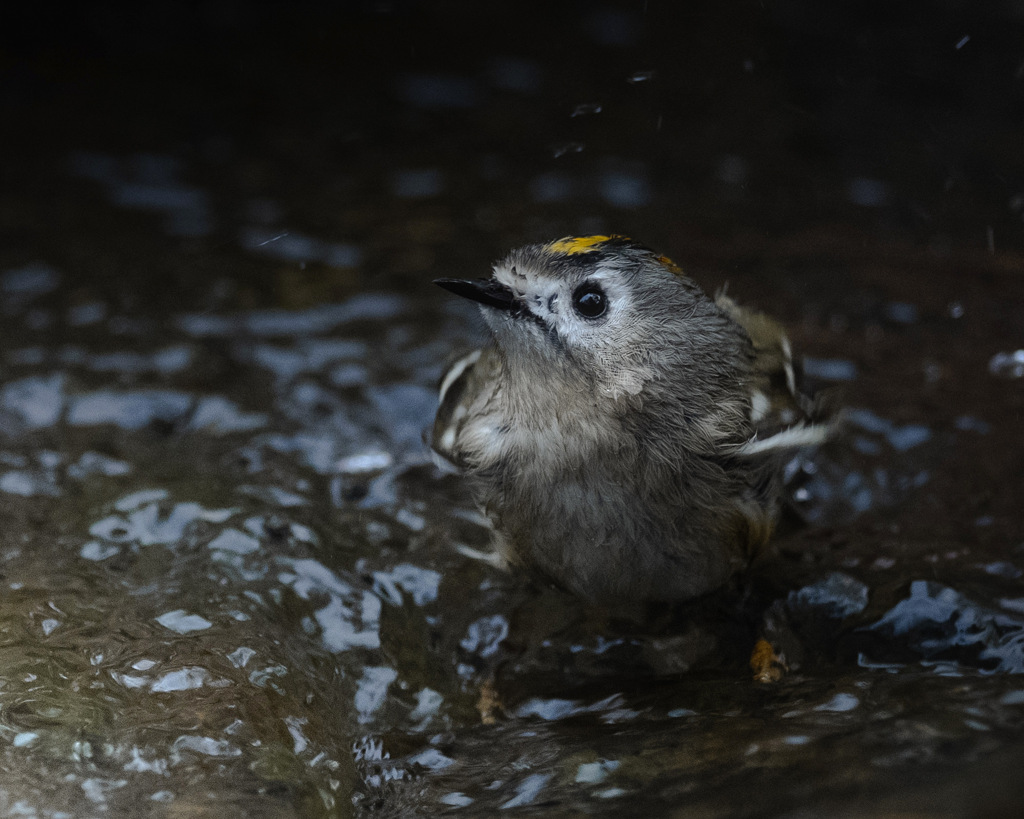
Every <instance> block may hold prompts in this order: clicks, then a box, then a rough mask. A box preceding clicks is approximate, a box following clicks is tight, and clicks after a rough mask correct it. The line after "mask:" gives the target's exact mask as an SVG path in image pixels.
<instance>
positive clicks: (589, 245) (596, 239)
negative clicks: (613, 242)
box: [548, 236, 621, 256]
mask: <svg viewBox="0 0 1024 819" xmlns="http://www.w3.org/2000/svg"><path fill="white" fill-rule="evenodd" d="M614 238H621V237H617V236H567V237H566V238H564V239H559V240H558V241H555V242H552V243H551V244H549V245H548V250H549V251H550V252H551V253H562V254H564V255H566V256H575V255H576V254H578V253H591V252H592V251H594V250H597V246H598V245H600V244H602V243H604V242H607V241H608V240H609V239H614Z"/></svg>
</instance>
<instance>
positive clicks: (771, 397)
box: [715, 294, 832, 455]
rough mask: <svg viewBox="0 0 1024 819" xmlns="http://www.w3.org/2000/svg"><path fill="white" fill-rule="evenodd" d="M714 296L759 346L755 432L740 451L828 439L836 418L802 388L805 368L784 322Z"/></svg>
mask: <svg viewBox="0 0 1024 819" xmlns="http://www.w3.org/2000/svg"><path fill="white" fill-rule="evenodd" d="M715 302H716V303H717V304H718V306H719V307H721V308H722V309H723V310H724V311H725V312H726V313H727V314H728V315H729V316H730V317H731V318H732V319H733V321H735V322H736V323H737V324H739V325H740V326H741V327H742V328H743V329H744V330H746V332H747V335H748V336H749V337H750V341H751V345H752V347H753V352H754V358H753V372H752V378H751V396H750V420H751V423H752V425H753V427H754V437H753V438H751V439H750V440H749V441H747V442H746V443H745V444H744V445H743V447H742V448H741V449H740V454H741V455H758V454H760V453H763V452H768V451H772V450H787V449H796V448H798V447H802V446H811V445H814V444H820V443H822V442H823V441H825V440H826V439H827V438H828V437H829V435H830V434H831V432H832V424H831V422H830V420H829V419H828V418H826V417H821V416H822V413H821V412H820V411H819V407H818V405H817V404H816V403H815V402H814V401H813V400H812V399H811V398H809V397H808V396H806V395H804V393H803V392H801V391H800V378H799V375H800V374H799V372H798V370H797V368H796V366H795V365H794V363H793V351H792V348H791V347H790V344H789V338H788V337H787V336H786V333H785V330H784V329H783V327H782V325H781V324H780V323H779V322H777V321H775V319H773V318H771V317H769V316H766V315H765V314H764V313H759V312H757V311H755V310H750V309H748V308H745V307H740V305H738V304H736V302H734V301H733V300H732V299H730V298H729V297H728V296H726V295H724V294H719V295H718V296H717V297H716V299H715Z"/></svg>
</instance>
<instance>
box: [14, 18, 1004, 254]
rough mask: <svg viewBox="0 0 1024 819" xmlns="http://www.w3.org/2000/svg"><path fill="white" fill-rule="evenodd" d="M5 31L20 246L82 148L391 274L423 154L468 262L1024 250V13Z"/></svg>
mask: <svg viewBox="0 0 1024 819" xmlns="http://www.w3.org/2000/svg"><path fill="white" fill-rule="evenodd" d="M3 17H4V20H3V35H2V36H3V43H4V45H3V50H2V52H0V71H2V75H0V76H2V81H0V106H2V111H0V116H2V120H3V131H4V134H5V138H4V142H5V144H6V146H7V147H6V149H5V156H4V158H3V163H2V166H3V173H4V177H5V179H4V186H3V187H4V194H3V195H4V196H5V200H6V201H5V202H4V204H3V221H2V227H3V228H4V231H5V234H6V235H7V241H6V242H5V244H7V246H8V249H9V248H10V245H11V236H10V233H11V232H13V233H14V234H15V236H16V235H17V234H18V232H19V229H21V230H24V226H23V225H20V224H19V216H18V214H17V213H15V214H12V213H11V211H12V210H14V211H18V210H19V209H20V208H19V207H18V206H16V205H15V204H14V203H12V201H11V197H12V195H14V193H13V192H15V191H17V190H19V189H24V188H25V187H27V186H32V185H47V184H48V183H47V181H46V180H47V178H48V177H51V176H52V175H53V174H54V173H55V171H56V170H57V169H56V168H55V166H56V165H59V164H60V163H61V162H62V161H63V160H64V158H65V157H66V156H67V154H68V153H69V152H71V151H106V152H118V151H121V152H132V151H146V152H161V151H163V152H170V153H173V154H175V155H179V156H182V157H183V158H185V159H187V161H188V162H190V163H191V162H194V163H197V167H196V168H194V169H193V170H192V173H194V174H199V173H202V174H204V175H209V176H210V178H211V180H216V181H215V182H213V183H212V184H214V185H215V187H216V191H217V196H218V197H222V198H225V199H229V200H230V199H231V198H232V197H246V196H248V197H251V196H258V195H267V194H268V193H272V194H273V195H274V196H275V197H279V198H281V199H287V202H286V204H285V207H286V209H287V211H288V213H289V215H290V216H291V217H292V218H294V219H299V220H301V221H302V222H303V223H304V224H307V225H309V226H310V227H311V228H312V227H317V228H319V229H322V230H327V231H341V232H344V233H345V234H346V235H347V236H348V237H349V238H352V239H355V240H357V241H359V242H361V243H365V244H368V245H369V247H368V248H367V249H368V252H369V256H368V258H369V259H370V260H371V266H373V265H374V264H376V265H377V266H378V272H379V271H380V270H384V269H397V268H402V269H405V270H406V271H408V270H409V269H410V266H409V265H408V264H403V262H402V261H401V258H400V257H401V256H402V255H403V254H402V252H400V251H399V252H396V251H398V250H399V249H398V248H396V247H395V243H394V241H393V238H392V239H390V240H389V238H388V235H389V231H388V230H387V227H388V223H389V222H390V221H391V220H395V219H397V220H399V221H406V219H407V217H408V213H407V212H406V213H396V212H395V209H394V208H389V207H385V203H384V202H382V198H383V197H382V194H384V193H386V192H390V191H387V190H386V189H387V188H388V186H389V181H388V173H389V171H391V170H393V169H395V168H399V167H402V166H403V165H424V166H426V165H430V166H440V167H442V170H443V172H444V175H445V182H444V186H443V190H442V191H439V192H437V194H436V195H434V196H426V197H420V201H418V202H417V203H416V204H415V205H414V206H413V207H414V209H417V207H418V213H419V214H422V213H424V212H429V213H430V214H431V215H432V216H436V217H437V218H438V219H440V221H442V222H446V223H447V224H448V225H449V228H450V230H451V231H453V232H449V233H447V239H448V241H447V242H445V241H439V237H437V236H435V237H433V247H432V251H433V252H434V253H436V254H439V255H440V257H441V258H442V259H444V260H445V261H446V262H451V261H463V259H462V258H461V257H462V256H463V254H462V253H460V249H465V250H469V251H470V252H469V253H468V258H465V261H466V262H470V261H471V262H472V263H474V264H478V263H479V257H478V253H479V249H478V246H475V245H476V240H481V241H482V242H483V244H484V245H485V246H487V245H493V246H496V247H503V246H504V245H506V244H508V243H510V242H515V241H521V240H522V239H529V238H538V237H541V238H543V237H546V236H548V235H549V234H550V233H551V230H552V229H554V230H556V232H557V229H559V228H564V229H569V230H575V229H580V228H585V227H587V224H572V222H573V220H574V219H575V220H576V221H577V222H580V223H585V222H586V220H587V219H588V218H589V219H590V221H591V222H593V227H594V228H595V229H615V230H618V231H621V232H631V233H634V234H636V235H638V236H640V237H641V238H643V239H645V240H646V241H648V242H649V243H651V244H656V245H660V244H663V243H665V242H669V243H672V242H676V241H678V240H679V231H682V232H683V234H684V236H685V237H686V238H687V239H688V240H695V239H696V235H694V234H700V233H703V232H707V233H710V234H711V235H712V236H714V237H721V238H726V239H730V238H734V239H740V238H742V237H743V236H744V235H746V234H759V233H763V232H772V233H774V234H775V235H776V236H778V235H779V234H780V233H782V234H791V233H794V232H806V231H808V230H810V229H813V228H816V227H818V228H820V227H822V226H841V227H839V228H838V229H839V230H842V231H848V230H851V229H857V230H862V231H865V233H866V235H867V236H869V237H871V238H873V239H878V240H886V239H899V240H901V241H906V242H909V243H912V244H915V245H920V246H924V247H929V248H931V249H932V250H933V251H934V252H935V253H938V254H942V253H948V252H949V251H950V250H951V249H953V248H956V247H965V248H980V249H996V250H1003V249H1013V250H1018V249H1020V247H1021V241H1022V231H1021V227H1022V215H1024V168H1022V164H1024V160H1022V156H1024V153H1022V151H1021V145H1022V139H1021V137H1022V132H1021V129H1022V117H1021V115H1022V112H1024V94H1022V88H1024V4H1021V3H1020V2H1012V1H1011V0H1007V2H1001V3H985V4H979V3H973V2H955V1H951V2H927V3H920V4H913V5H905V4H891V3H880V2H872V3H863V2H856V3H854V2H839V3H829V4H820V3H812V2H794V1H793V0H789V1H786V0H779V1H777V2H727V3H685V4H681V3H670V2H656V1H655V0H647V1H646V2H643V1H641V0H637V1H636V2H618V3H603V2H601V3H599V2H572V3H541V2H519V3H506V4H479V3H472V2H434V3H430V2H411V1H410V2H381V3H373V2H336V3H326V2H324V3H318V2H302V3H297V4H292V5H291V6H289V8H288V9H287V10H285V9H284V8H282V7H281V6H279V5H278V4H271V3H231V2H215V3H199V2H197V3H184V2H162V3H152V4H135V5H134V6H122V5H120V4H116V5H114V4H111V5H105V4H78V5H73V6H67V5H65V4H56V3H44V4H36V5H30V6H29V5H25V4H8V6H7V8H6V10H5V12H4V13H3ZM598 107H599V108H600V111H599V112H598V111H597V108H598ZM574 113H575V116H574ZM62 170H63V169H62ZM609 180H610V181H609ZM616 180H618V182H616ZM421 181H422V180H421ZM49 184H52V183H49ZM427 184H429V180H428V181H427ZM616 185H618V187H616ZM38 193H40V194H43V193H44V192H43V191H38ZM414 198H415V197H414ZM431 199H432V200H433V201H429V202H427V201H424V200H431ZM44 201H45V198H44V197H41V198H40V205H41V206H43V202H44ZM50 205H51V207H52V206H56V207H57V209H56V210H55V211H51V214H50V216H51V218H53V219H59V218H61V216H62V215H63V216H68V215H70V214H66V213H65V214H62V213H61V212H60V209H59V203H57V202H51V203H50ZM406 205H408V202H407V203H406ZM398 210H402V208H398ZM405 210H406V211H408V207H406V208H405ZM22 218H24V214H23V215H22ZM239 218H240V217H239V216H238V215H237V214H234V215H233V216H223V215H222V216H221V218H220V220H219V225H218V228H219V229H228V228H229V227H230V225H229V224H228V223H230V222H231V221H232V220H233V219H234V220H237V219H239ZM566 222H568V223H569V224H566ZM681 226H682V227H681ZM534 234H536V235H534ZM403 238H407V237H403ZM402 244H403V245H404V244H405V243H404V242H403V243H402ZM405 250H406V251H409V255H410V256H415V255H416V254H415V253H413V252H412V249H411V248H410V247H408V246H406V247H405ZM431 255H433V254H431ZM421 256H422V254H421ZM385 257H387V258H385ZM408 261H410V260H409V259H406V262H408ZM412 261H415V260H412ZM420 262H422V258H421V259H420ZM416 266H417V265H416V264H413V265H412V267H416Z"/></svg>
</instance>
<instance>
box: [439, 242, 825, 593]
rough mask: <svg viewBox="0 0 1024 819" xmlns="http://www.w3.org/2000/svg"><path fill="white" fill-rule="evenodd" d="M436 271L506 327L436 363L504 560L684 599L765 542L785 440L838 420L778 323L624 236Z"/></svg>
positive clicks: (442, 452)
mask: <svg viewBox="0 0 1024 819" xmlns="http://www.w3.org/2000/svg"><path fill="white" fill-rule="evenodd" d="M435 283H436V284H438V285H440V286H441V287H443V288H445V289H446V290H449V291H451V292H453V293H455V294H457V295H459V296H463V297H465V298H468V299H471V300H473V301H475V302H477V303H478V304H479V305H480V310H481V312H482V314H483V317H484V319H485V321H486V323H487V326H488V328H489V329H490V333H491V336H492V343H491V344H490V345H488V346H486V347H484V348H483V349H480V350H475V351H474V352H472V353H470V354H469V355H467V356H465V357H464V358H462V359H460V360H459V361H457V362H456V363H455V364H454V365H452V367H451V368H450V369H449V370H448V372H447V373H446V375H445V376H444V378H443V379H442V382H441V388H440V406H439V408H438V411H437V417H436V419H435V422H434V426H433V431H432V435H431V446H432V448H433V450H434V452H435V453H436V454H437V455H438V456H440V458H441V459H443V461H444V462H446V463H448V464H451V465H454V466H455V467H456V468H457V469H459V470H460V471H462V472H463V473H465V474H466V475H468V476H470V478H471V479H472V483H473V486H474V488H475V493H476V496H477V500H478V501H479V503H480V506H481V509H482V511H483V513H484V515H485V516H486V518H487V519H488V520H489V522H490V524H491V527H492V528H493V531H494V545H495V549H496V552H497V554H498V555H499V556H500V559H501V560H502V561H503V562H504V563H507V564H512V565H520V566H524V567H529V568H531V569H533V570H535V571H538V572H539V573H540V574H541V575H542V576H544V577H546V578H549V579H551V580H553V581H555V582H556V583H558V584H560V585H561V586H563V587H564V588H566V589H568V590H569V591H571V592H573V593H575V594H576V595H579V596H580V597H582V598H584V599H586V600H589V601H592V602H595V603H616V602H624V601H638V600H643V601H684V600H688V599H691V598H694V597H697V596H698V595H701V594H704V593H706V592H709V591H712V590H714V589H716V588H718V587H720V586H722V585H723V584H725V583H726V582H727V580H728V579H729V577H730V576H731V575H732V574H733V573H734V572H735V571H736V570H738V569H741V568H742V567H745V566H746V565H747V564H748V563H749V562H750V560H751V559H752V558H753V557H754V556H756V555H757V554H758V553H759V552H760V551H761V550H762V549H763V548H764V547H765V544H766V543H767V541H768V539H769V536H770V535H771V533H772V530H773V528H774V525H775V523H776V521H777V519H778V515H779V510H780V506H781V489H782V487H781V484H782V481H781V467H782V465H783V461H784V459H785V456H786V455H787V453H790V452H792V450H794V449H796V448H798V447H803V446H809V445H813V444H817V443H820V442H821V441H823V440H825V438H826V437H827V436H828V434H829V428H830V427H829V424H828V423H817V422H815V421H813V420H812V419H813V417H814V405H813V403H812V402H811V401H810V399H808V398H807V397H806V396H804V395H802V394H801V393H800V392H799V391H798V389H797V383H796V377H795V373H794V368H793V363H792V354H791V350H790V345H789V341H788V339H787V338H786V335H785V333H784V332H783V330H782V327H781V326H780V325H779V324H778V323H777V322H776V321H774V320H773V319H771V318H769V317H767V316H765V315H763V314H761V313H758V312H755V311H752V310H749V309H746V308H743V307H740V306H739V305H737V304H736V302H734V301H733V300H732V299H731V298H729V297H727V296H726V295H724V294H719V295H717V296H716V297H715V298H710V297H709V296H707V295H706V294H705V293H704V291H703V290H702V289H701V288H700V287H699V286H698V285H697V284H696V283H695V282H694V281H693V280H692V279H691V278H689V277H688V276H686V275H685V274H684V273H683V272H682V271H681V270H680V269H679V268H678V267H677V266H676V265H675V264H674V263H673V262H672V261H671V260H669V259H668V258H666V257H665V256H661V255H658V254H657V253H655V252H654V251H652V250H651V249H649V248H647V247H645V246H644V245H642V244H640V243H638V242H635V241H633V240H631V239H628V238H626V237H623V236H614V235H613V236H587V237H568V238H564V239H559V240H557V241H554V242H550V243H547V244H536V245H529V246H527V247H522V248H519V249H518V250H514V251H512V252H511V253H510V254H509V255H508V256H507V257H506V258H505V259H503V260H502V261H501V262H499V263H497V264H496V265H495V266H494V268H493V275H492V276H491V277H490V278H488V279H438V280H437V281H436V282H435Z"/></svg>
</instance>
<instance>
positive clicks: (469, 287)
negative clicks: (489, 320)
mask: <svg viewBox="0 0 1024 819" xmlns="http://www.w3.org/2000/svg"><path fill="white" fill-rule="evenodd" d="M434 284H436V285H439V286H440V287H443V288H444V289H445V290H448V291H450V292H452V293H454V294H455V295H456V296H463V297H465V298H467V299H472V300H473V301H476V302H480V304H485V305H487V306H488V307H493V308H495V309H496V310H512V308H513V307H515V304H516V297H515V294H514V293H513V292H512V291H511V290H509V289H508V288H507V287H506V286H505V285H503V284H502V283H501V282H499V281H497V280H496V279H434Z"/></svg>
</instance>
